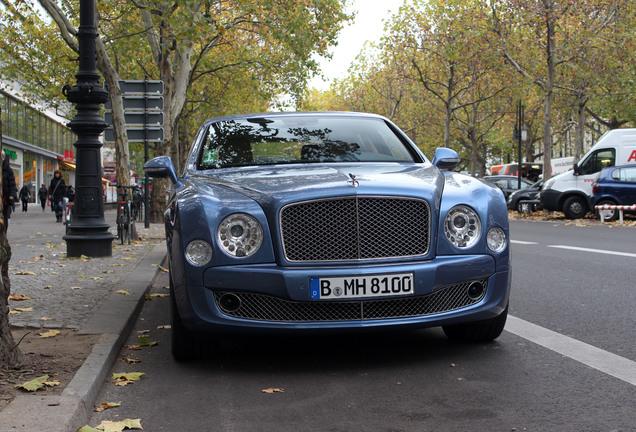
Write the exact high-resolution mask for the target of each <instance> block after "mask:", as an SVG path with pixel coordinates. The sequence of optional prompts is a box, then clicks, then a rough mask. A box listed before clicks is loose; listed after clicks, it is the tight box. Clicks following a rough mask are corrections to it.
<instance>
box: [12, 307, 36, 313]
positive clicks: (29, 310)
mask: <svg viewBox="0 0 636 432" xmlns="http://www.w3.org/2000/svg"><path fill="white" fill-rule="evenodd" d="M13 310H14V311H18V312H31V311H32V310H33V308H32V307H28V308H13Z"/></svg>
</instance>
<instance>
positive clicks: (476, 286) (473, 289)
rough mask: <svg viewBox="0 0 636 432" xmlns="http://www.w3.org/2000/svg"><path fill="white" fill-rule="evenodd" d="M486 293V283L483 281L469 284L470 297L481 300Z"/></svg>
mask: <svg viewBox="0 0 636 432" xmlns="http://www.w3.org/2000/svg"><path fill="white" fill-rule="evenodd" d="M482 295H484V285H483V284H482V283H481V282H473V283H471V284H470V285H469V286H468V298H470V299H471V300H479V299H480V298H481V296H482Z"/></svg>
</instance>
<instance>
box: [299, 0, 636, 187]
mask: <svg viewBox="0 0 636 432" xmlns="http://www.w3.org/2000/svg"><path fill="white" fill-rule="evenodd" d="M635 14H636V8H634V4H633V1H628V0H576V1H569V2H556V1H552V0H541V1H536V2H528V1H526V0H495V1H491V2H480V1H476V0H463V1H462V0H451V1H441V0H431V1H422V0H408V1H406V2H405V5H404V6H403V7H402V8H401V10H400V12H399V13H398V14H396V15H395V16H394V17H393V18H392V19H391V20H390V21H389V22H388V23H387V25H386V27H385V36H384V38H383V39H382V41H381V43H380V46H379V47H371V46H367V47H366V48H365V50H364V51H363V52H362V53H360V54H359V55H358V57H357V60H356V62H355V63H354V65H353V66H352V67H351V68H350V70H349V73H348V76H347V77H346V78H344V79H343V80H341V81H338V82H336V83H335V84H334V85H333V86H332V88H331V90H330V92H329V93H328V94H322V95H318V94H316V93H315V92H314V93H313V94H311V95H310V94H307V95H306V99H305V100H304V101H303V103H304V105H303V106H305V107H312V108H313V107H315V108H318V109H320V108H323V107H329V106H337V107H338V108H339V109H347V110H355V111H365V110H366V111H372V112H377V113H379V114H383V115H386V116H387V117H389V118H390V119H392V120H393V121H395V122H396V123H398V125H400V126H401V127H402V128H404V129H406V130H409V131H410V132H409V135H410V136H411V137H412V138H413V139H414V140H416V142H418V144H419V146H420V147H421V148H422V149H423V150H425V151H426V152H427V153H429V152H430V151H431V150H432V148H431V147H433V146H441V145H445V146H452V147H453V148H455V150H457V151H459V152H460V154H462V156H463V159H465V160H469V161H471V163H470V170H471V172H473V173H483V172H484V169H485V164H486V163H487V161H491V163H492V162H508V161H514V160H515V159H516V153H517V149H516V146H517V142H516V141H513V140H512V130H513V125H514V110H515V106H516V105H517V103H518V101H519V100H522V102H523V104H524V106H525V113H526V116H525V121H526V130H527V132H528V140H527V141H526V142H525V143H523V148H522V153H523V155H524V159H525V160H527V161H533V160H535V159H536V158H537V157H543V158H544V162H546V163H547V164H548V165H549V161H550V158H551V156H552V154H554V155H555V157H561V156H566V155H572V154H574V155H575V156H576V155H578V154H580V152H581V149H582V142H583V136H584V135H585V136H587V137H588V138H587V140H588V142H589V141H590V137H597V136H598V135H599V134H600V133H602V132H603V131H604V130H606V129H608V128H615V127H619V126H629V125H634V124H635V121H636V115H635V114H634V111H635V109H634V97H633V95H634V93H635V91H636V88H635V87H634V86H635V84H636V79H634V78H635V77H634V75H635V72H636V71H635V68H634V64H636V62H635V61H634V55H635V54H634V53H635V52H636V50H635V49H634V48H635V47H634V41H635V33H634V32H633V30H630V29H633V27H634V25H635V24H636V17H635ZM583 125H585V129H583ZM577 128H578V129H577ZM573 149H574V150H573ZM429 154H430V153H429ZM464 167H465V168H468V166H467V165H466V164H465V165H464ZM548 175H549V174H548ZM546 178H547V176H546Z"/></svg>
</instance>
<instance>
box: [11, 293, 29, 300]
mask: <svg viewBox="0 0 636 432" xmlns="http://www.w3.org/2000/svg"><path fill="white" fill-rule="evenodd" d="M9 300H15V301H23V300H31V297H29V296H26V295H22V294H15V293H14V294H11V295H10V296H9Z"/></svg>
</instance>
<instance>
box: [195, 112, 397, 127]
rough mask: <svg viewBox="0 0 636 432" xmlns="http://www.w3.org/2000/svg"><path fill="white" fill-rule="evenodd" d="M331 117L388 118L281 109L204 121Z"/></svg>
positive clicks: (369, 114) (359, 114)
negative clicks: (280, 110)
mask: <svg viewBox="0 0 636 432" xmlns="http://www.w3.org/2000/svg"><path fill="white" fill-rule="evenodd" d="M301 116H302V117H322V118H325V117H331V118H346V117H352V118H368V119H376V120H388V119H387V118H386V117H383V116H381V115H378V114H371V113H361V112H352V111H283V112H262V113H250V114H232V115H228V116H223V117H215V118H211V119H209V120H207V121H206V122H205V123H208V124H209V123H215V122H218V121H231V120H247V119H253V118H260V117H270V118H275V117H301Z"/></svg>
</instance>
